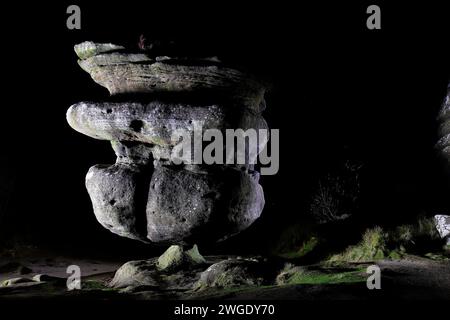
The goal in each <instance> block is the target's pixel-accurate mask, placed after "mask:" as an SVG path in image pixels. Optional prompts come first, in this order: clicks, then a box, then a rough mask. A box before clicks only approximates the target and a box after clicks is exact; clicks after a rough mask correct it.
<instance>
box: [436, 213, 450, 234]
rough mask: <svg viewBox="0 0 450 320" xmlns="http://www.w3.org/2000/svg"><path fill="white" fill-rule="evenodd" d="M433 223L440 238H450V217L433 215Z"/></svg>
mask: <svg viewBox="0 0 450 320" xmlns="http://www.w3.org/2000/svg"><path fill="white" fill-rule="evenodd" d="M434 221H435V223H436V229H437V231H438V232H439V235H440V236H441V238H443V239H444V238H449V237H450V216H446V215H435V216H434Z"/></svg>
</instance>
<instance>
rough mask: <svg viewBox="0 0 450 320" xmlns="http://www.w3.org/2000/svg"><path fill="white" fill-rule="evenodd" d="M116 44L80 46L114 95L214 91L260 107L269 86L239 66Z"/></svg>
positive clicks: (88, 66) (84, 60) (86, 66)
mask: <svg viewBox="0 0 450 320" xmlns="http://www.w3.org/2000/svg"><path fill="white" fill-rule="evenodd" d="M109 48H113V49H114V50H115V49H121V46H116V45H112V44H98V43H97V44H94V43H91V42H88V43H81V44H79V45H77V47H76V50H75V51H76V53H77V55H78V57H79V58H80V60H79V61H78V63H79V65H80V66H81V68H82V69H83V70H85V71H86V72H88V73H89V74H90V75H91V77H92V79H93V80H94V81H95V82H97V83H98V84H100V85H101V86H103V87H105V88H107V89H108V91H109V92H110V94H112V95H115V94H122V93H155V92H163V93H164V92H171V93H174V92H175V93H176V92H185V93H186V92H187V93H192V92H195V93H196V94H202V93H205V92H214V93H215V94H217V95H219V96H220V97H222V98H228V99H231V100H234V101H239V102H240V103H241V104H243V105H245V106H247V107H249V108H253V109H257V108H259V106H260V104H261V102H262V100H263V98H264V92H265V86H264V85H263V84H262V83H261V82H259V81H257V80H256V79H255V78H253V77H251V76H248V75H247V74H245V73H242V72H240V71H238V70H236V69H232V68H229V67H226V66H224V65H221V64H220V63H217V62H214V61H208V60H202V61H200V62H197V63H196V61H192V60H191V61H189V60H187V61H186V60H184V59H178V58H173V59H172V58H170V57H169V58H164V59H158V58H156V57H151V56H149V55H148V54H146V53H145V52H143V53H137V54H136V53H127V52H122V51H121V52H108V51H111V50H109Z"/></svg>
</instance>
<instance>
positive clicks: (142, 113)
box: [67, 101, 268, 165]
mask: <svg viewBox="0 0 450 320" xmlns="http://www.w3.org/2000/svg"><path fill="white" fill-rule="evenodd" d="M67 121H68V123H69V124H70V125H71V127H72V128H73V129H75V130H77V131H79V132H81V133H83V134H85V135H87V136H89V137H92V138H95V139H102V140H110V141H113V142H112V146H113V148H114V151H115V152H116V155H117V156H118V159H119V161H121V162H134V163H148V162H149V160H150V159H151V158H150V153H152V154H153V158H154V159H171V158H172V156H173V154H172V150H173V147H174V146H175V145H177V144H179V143H181V140H182V139H181V138H180V136H179V133H180V132H181V130H183V131H185V133H186V134H187V135H188V136H189V137H191V140H192V141H193V140H194V132H195V131H197V132H198V133H200V132H201V133H203V132H204V131H205V130H207V129H217V130H219V131H221V132H222V134H223V137H224V143H225V142H226V135H225V131H226V129H242V131H240V130H237V131H235V133H236V136H237V137H238V138H239V139H241V140H244V138H245V134H246V131H247V130H248V129H256V130H259V129H266V130H267V129H268V126H267V123H266V121H265V120H264V118H263V117H262V116H260V115H254V114H252V113H250V112H249V111H247V110H237V111H236V110H232V109H229V108H228V107H227V106H222V105H210V106H192V105H186V104H168V103H163V102H158V101H153V102H150V103H147V104H143V103H137V102H124V103H108V102H104V103H90V102H81V103H78V104H75V105H73V106H71V107H70V108H69V110H68V111H67ZM200 139H201V137H200ZM267 141H268V137H264V138H262V137H261V139H258V143H257V144H256V145H253V144H252V145H250V146H248V149H246V150H245V164H246V165H248V164H250V163H255V162H256V158H257V156H258V154H259V153H260V152H261V151H262V150H263V149H264V147H265V146H266V144H267ZM139 143H141V144H142V145H140V144H139ZM207 145H208V143H207V142H205V143H204V144H203V146H204V147H205V146H207ZM225 154H226V152H225V151H224V155H225ZM193 156H194V151H193V147H192V149H191V157H190V158H187V156H186V155H184V156H181V157H179V156H177V158H179V159H180V160H185V161H189V160H190V161H192V160H193ZM171 160H172V159H171ZM223 161H224V162H225V159H223ZM235 162H236V161H235Z"/></svg>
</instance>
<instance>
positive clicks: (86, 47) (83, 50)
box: [74, 41, 125, 59]
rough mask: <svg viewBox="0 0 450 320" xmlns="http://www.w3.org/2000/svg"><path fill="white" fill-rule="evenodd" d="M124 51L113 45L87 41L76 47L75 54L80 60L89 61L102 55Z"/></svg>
mask: <svg viewBox="0 0 450 320" xmlns="http://www.w3.org/2000/svg"><path fill="white" fill-rule="evenodd" d="M124 49H125V48H124V47H122V46H118V45H115V44H112V43H94V42H92V41H85V42H82V43H80V44H77V45H75V46H74V50H75V53H76V54H77V56H78V58H80V59H87V58H90V57H93V56H95V55H98V54H100V53H106V52H112V51H118V50H124Z"/></svg>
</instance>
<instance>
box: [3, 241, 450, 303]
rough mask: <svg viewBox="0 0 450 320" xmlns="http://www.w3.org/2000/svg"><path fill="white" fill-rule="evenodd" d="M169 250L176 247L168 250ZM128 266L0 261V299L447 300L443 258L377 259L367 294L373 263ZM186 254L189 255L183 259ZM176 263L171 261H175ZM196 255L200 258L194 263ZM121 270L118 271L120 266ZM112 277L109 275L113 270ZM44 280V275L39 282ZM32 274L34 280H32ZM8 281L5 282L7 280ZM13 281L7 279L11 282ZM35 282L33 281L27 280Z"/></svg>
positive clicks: (244, 261) (155, 262)
mask: <svg viewBox="0 0 450 320" xmlns="http://www.w3.org/2000/svg"><path fill="white" fill-rule="evenodd" d="M175 249H176V248H175ZM175 249H174V250H172V251H173V252H172V253H171V254H170V255H169V256H168V255H167V252H166V256H165V257H164V255H163V256H161V257H160V258H153V259H149V260H140V261H134V262H128V263H126V264H125V265H123V261H119V260H116V261H106V260H87V259H80V258H72V257H62V256H56V255H54V256H51V257H48V256H47V257H28V258H27V257H14V258H12V257H2V258H1V260H0V261H1V263H0V281H1V282H2V285H1V286H0V299H1V300H3V299H6V300H17V299H31V298H32V299H63V300H66V299H68V300H71V299H87V300H104V299H111V300H114V299H119V300H160V299H164V300H166V299H187V300H196V299H200V300H222V299H224V300H246V299H258V300H371V299H405V300H409V299H449V298H450V260H449V258H448V257H447V256H445V255H440V254H429V255H428V256H427V257H420V256H414V255H405V256H404V257H402V258H401V259H384V260H380V261H377V262H376V264H377V265H378V266H379V267H380V269H381V290H368V289H367V286H366V281H367V277H368V276H369V275H368V274H367V273H366V270H367V266H369V265H371V264H374V263H375V262H364V263H347V264H339V265H331V264H327V263H319V264H313V265H294V264H292V263H286V262H285V261H283V260H279V259H266V258H261V257H236V256H233V257H231V256H206V257H204V258H203V257H201V256H200V255H197V253H198V251H197V252H194V253H193V254H192V252H187V251H184V252H183V251H181V252H178V251H177V250H175ZM189 255H190V256H189ZM174 257H175V258H174ZM198 257H201V259H203V260H199V259H198ZM69 265H78V266H80V268H81V270H82V279H81V289H80V290H72V291H68V290H67V284H66V278H67V276H69V275H68V274H67V273H66V271H67V267H68V266H69ZM121 265H123V266H122V267H120V266H121ZM118 268H120V269H119V271H117V272H116V270H117V269H118ZM40 274H41V275H42V274H44V275H45V276H39V275H40ZM36 276H37V278H36ZM8 279H9V280H8ZM11 279H12V280H11ZM33 279H34V280H33Z"/></svg>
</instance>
